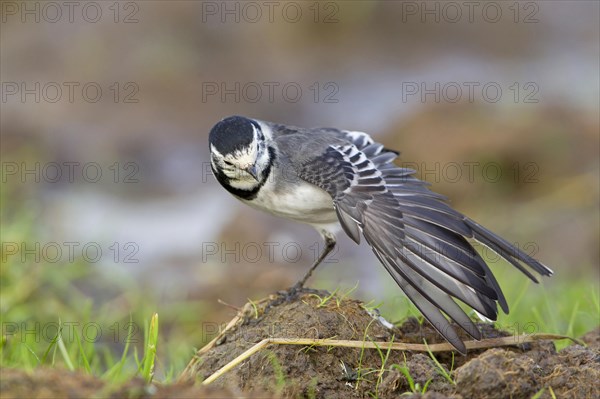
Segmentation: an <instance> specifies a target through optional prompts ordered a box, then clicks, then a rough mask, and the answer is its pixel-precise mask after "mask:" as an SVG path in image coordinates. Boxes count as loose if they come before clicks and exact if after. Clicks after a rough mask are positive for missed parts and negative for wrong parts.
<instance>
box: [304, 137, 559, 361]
mask: <svg viewBox="0 0 600 399" xmlns="http://www.w3.org/2000/svg"><path fill="white" fill-rule="evenodd" d="M331 131H333V130H328V132H331ZM335 134H336V135H337V136H336V137H338V138H339V137H342V138H344V139H345V141H343V142H340V143H336V144H332V145H331V144H330V145H328V146H327V147H326V149H325V150H324V152H323V153H322V154H320V155H318V156H317V157H315V158H314V159H313V158H311V159H309V160H307V162H306V163H305V164H303V165H302V167H301V168H300V169H299V176H300V178H302V179H304V180H306V181H308V182H310V183H312V184H315V185H317V186H319V187H321V188H323V189H324V190H326V191H327V192H328V193H329V194H330V195H331V196H332V198H333V202H334V207H335V210H336V213H337V216H338V219H339V221H340V224H341V225H342V228H343V229H344V231H345V232H346V234H347V235H348V236H349V237H350V238H352V240H354V241H355V242H357V243H359V242H360V239H361V235H362V236H363V237H364V238H365V240H366V241H367V243H368V244H369V245H370V246H371V247H372V249H373V252H374V253H375V255H376V256H377V258H378V259H379V260H380V261H381V263H382V264H383V265H384V267H385V268H386V270H387V271H388V272H389V273H390V275H391V276H392V277H393V278H394V280H395V281H396V283H397V284H398V285H399V286H400V288H401V289H402V290H403V291H404V292H405V293H406V295H407V296H408V297H409V298H410V299H411V300H412V301H413V303H414V304H415V305H416V306H417V308H419V310H420V311H421V312H422V313H423V315H424V316H425V317H426V318H427V320H428V321H429V322H430V323H431V324H432V325H433V326H434V327H435V328H436V330H437V331H439V332H440V334H442V335H443V336H444V338H446V339H447V340H448V342H450V343H451V344H452V345H453V346H454V347H456V348H457V349H458V350H459V351H460V352H463V353H464V352H465V351H466V350H465V346H464V344H463V342H462V341H461V340H460V338H459V336H458V334H457V333H456V331H455V330H454V329H453V327H452V325H451V324H450V323H449V321H448V320H447V319H446V318H445V317H444V315H443V314H446V315H447V316H448V317H450V318H451V319H452V320H453V321H454V322H455V323H457V324H458V325H459V326H460V327H461V328H462V329H464V330H465V331H466V332H467V333H468V334H469V335H471V336H472V337H473V338H475V339H480V338H481V333H480V331H479V330H478V328H477V326H476V325H475V324H474V323H473V322H472V321H471V319H470V318H469V317H468V316H467V314H466V313H465V312H464V311H463V310H462V308H461V307H460V306H459V305H458V304H457V303H456V302H455V300H454V299H457V300H459V301H461V302H463V303H465V304H467V305H469V306H470V307H471V308H473V309H475V310H476V311H478V312H479V313H481V314H482V315H484V316H485V317H487V318H489V319H491V320H495V319H496V318H497V314H498V310H497V304H500V307H501V308H502V310H503V311H504V312H506V313H508V305H507V302H506V298H505V297H504V294H503V293H502V290H501V289H500V286H499V284H498V282H497V280H496V279H495V277H494V276H493V274H492V273H491V271H490V269H489V267H488V265H487V264H486V263H485V261H484V260H483V259H482V258H481V256H480V255H479V254H478V253H477V251H475V249H474V248H473V246H472V245H471V244H470V243H469V241H468V240H467V239H475V240H476V241H479V242H480V243H482V244H484V245H486V246H488V247H489V248H491V249H492V250H494V251H495V252H497V253H498V254H499V255H500V256H502V257H503V258H504V259H506V260H507V261H508V262H510V263H511V264H512V265H513V266H515V267H516V268H518V269H519V270H520V271H521V272H523V273H524V274H525V275H526V276H527V277H529V278H530V279H532V280H533V281H537V280H536V279H535V277H534V275H533V274H532V273H531V272H530V271H529V269H528V268H531V269H533V270H535V271H536V272H538V273H540V274H542V275H550V274H551V273H552V272H551V270H550V269H548V268H547V267H546V266H544V265H543V264H541V263H540V262H538V261H537V260H535V259H533V258H532V257H531V256H529V255H527V254H526V253H524V252H523V251H521V250H519V249H518V248H515V247H514V246H513V245H511V244H510V243H509V242H508V241H506V240H504V239H502V238H501V237H499V236H497V235H496V234H494V233H492V232H490V231H489V230H487V229H485V228H484V227H483V226H481V225H479V224H477V223H476V222H474V221H472V220H470V219H468V218H466V217H465V216H464V215H462V214H460V213H459V212H457V211H455V210H454V209H452V208H451V207H450V206H449V205H448V204H447V203H446V202H445V197H444V196H442V195H440V194H436V193H434V192H432V191H430V190H429V189H428V183H426V182H423V181H421V180H419V179H417V178H416V177H414V171H413V170H412V169H408V168H400V167H397V166H395V165H394V164H393V163H392V162H393V161H394V159H395V158H396V157H397V155H398V154H397V153H395V152H393V151H390V150H387V149H385V148H384V147H383V145H381V144H379V143H376V142H374V141H373V140H372V139H371V138H370V137H369V136H368V135H367V134H366V133H362V132H348V131H335ZM361 233H362V234H361ZM442 312H443V313H442Z"/></svg>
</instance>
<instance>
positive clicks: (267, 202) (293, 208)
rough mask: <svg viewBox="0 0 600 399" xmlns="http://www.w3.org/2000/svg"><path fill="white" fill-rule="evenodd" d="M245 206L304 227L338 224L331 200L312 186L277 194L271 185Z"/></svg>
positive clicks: (307, 184)
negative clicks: (290, 220) (307, 225)
mask: <svg viewBox="0 0 600 399" xmlns="http://www.w3.org/2000/svg"><path fill="white" fill-rule="evenodd" d="M245 202H246V203H247V204H248V205H250V206H252V207H255V208H258V209H261V210H264V211H267V212H269V213H272V214H273V215H276V216H281V217H284V218H288V219H292V220H295V221H298V222H303V223H309V224H328V223H335V222H337V220H338V219H337V216H336V213H335V210H334V208H333V199H332V198H331V196H330V195H329V194H328V193H327V192H326V191H324V190H322V189H320V188H319V187H317V186H314V185H312V184H309V183H303V184H298V185H291V186H290V187H289V188H286V189H285V190H277V191H276V190H275V184H274V183H273V182H270V181H269V182H267V183H266V184H265V185H264V186H263V187H262V189H261V190H260V192H259V194H258V196H257V197H256V198H255V199H254V200H252V201H245Z"/></svg>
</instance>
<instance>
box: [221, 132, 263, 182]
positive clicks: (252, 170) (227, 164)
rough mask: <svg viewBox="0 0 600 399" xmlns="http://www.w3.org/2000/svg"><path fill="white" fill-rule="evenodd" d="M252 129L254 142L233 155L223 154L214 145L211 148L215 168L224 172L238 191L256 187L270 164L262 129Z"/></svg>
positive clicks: (232, 153) (237, 150)
mask: <svg viewBox="0 0 600 399" xmlns="http://www.w3.org/2000/svg"><path fill="white" fill-rule="evenodd" d="M252 128H253V139H252V141H251V142H250V143H249V144H248V145H246V146H244V147H241V148H239V149H236V150H235V151H233V152H231V153H227V154H222V153H221V152H219V150H218V149H217V148H216V147H215V146H214V145H212V144H211V146H210V152H211V163H212V166H213V168H214V169H216V170H220V171H222V172H223V174H225V176H227V177H228V178H229V179H230V184H231V185H232V186H233V187H235V188H238V189H245V190H249V189H252V188H254V187H256V186H257V185H258V184H259V182H260V181H261V180H262V172H263V171H264V170H265V169H266V168H267V165H268V164H269V151H268V149H267V143H266V141H265V135H264V134H263V132H262V129H257V128H256V127H254V126H253V127H252ZM267 137H270V136H267Z"/></svg>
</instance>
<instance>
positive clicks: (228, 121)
mask: <svg viewBox="0 0 600 399" xmlns="http://www.w3.org/2000/svg"><path fill="white" fill-rule="evenodd" d="M257 130H258V131H260V126H259V125H258V123H256V122H255V121H253V120H252V119H248V118H245V117H243V116H230V117H227V118H225V119H223V120H221V121H220V122H219V123H217V124H216V125H215V126H214V127H213V128H212V129H211V131H210V136H209V138H208V140H209V142H210V144H211V145H212V146H214V147H215V148H216V150H217V151H219V152H220V153H221V154H223V155H227V154H233V153H235V152H236V151H242V150H244V149H246V148H248V147H250V146H251V145H252V143H253V141H254V140H255V134H256V133H255V132H256V131H257Z"/></svg>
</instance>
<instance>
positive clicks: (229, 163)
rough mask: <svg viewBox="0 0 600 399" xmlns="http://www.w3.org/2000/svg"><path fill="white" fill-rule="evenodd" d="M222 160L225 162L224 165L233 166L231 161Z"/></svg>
mask: <svg viewBox="0 0 600 399" xmlns="http://www.w3.org/2000/svg"><path fill="white" fill-rule="evenodd" d="M223 162H224V163H225V165H227V166H233V164H232V163H231V162H229V161H225V160H223Z"/></svg>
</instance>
